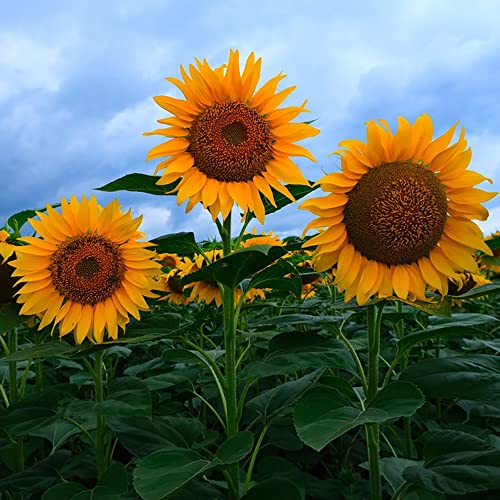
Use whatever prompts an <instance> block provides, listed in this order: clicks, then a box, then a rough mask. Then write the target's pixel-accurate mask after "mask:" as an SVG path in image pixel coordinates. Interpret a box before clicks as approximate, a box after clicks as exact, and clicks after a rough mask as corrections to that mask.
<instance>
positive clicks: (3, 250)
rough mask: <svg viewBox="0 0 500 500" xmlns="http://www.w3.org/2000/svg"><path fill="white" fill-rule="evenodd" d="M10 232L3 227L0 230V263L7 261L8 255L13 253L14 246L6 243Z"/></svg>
mask: <svg viewBox="0 0 500 500" xmlns="http://www.w3.org/2000/svg"><path fill="white" fill-rule="evenodd" d="M9 238H10V234H9V233H8V232H7V231H5V229H1V230H0V257H1V258H2V260H1V262H0V264H4V263H5V262H7V260H8V259H9V257H10V256H11V255H12V254H13V253H14V251H15V249H16V246H15V245H12V244H11V243H8V242H7V240H8V239H9Z"/></svg>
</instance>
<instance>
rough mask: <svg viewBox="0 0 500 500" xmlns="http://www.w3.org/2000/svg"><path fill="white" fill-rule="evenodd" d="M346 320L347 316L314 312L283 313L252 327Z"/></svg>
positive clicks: (321, 323) (313, 323) (316, 324)
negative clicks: (316, 313) (315, 313)
mask: <svg viewBox="0 0 500 500" xmlns="http://www.w3.org/2000/svg"><path fill="white" fill-rule="evenodd" d="M344 320H345V316H323V315H312V314H282V315H281V316H273V317H271V318H267V319H264V320H261V321H258V322H257V323H252V325H251V327H252V328H256V329H260V328H264V327H269V326H274V327H279V326H289V325H290V326H291V325H293V326H295V325H313V326H319V327H321V326H323V325H327V324H334V325H335V324H339V323H342V322H343V321H344Z"/></svg>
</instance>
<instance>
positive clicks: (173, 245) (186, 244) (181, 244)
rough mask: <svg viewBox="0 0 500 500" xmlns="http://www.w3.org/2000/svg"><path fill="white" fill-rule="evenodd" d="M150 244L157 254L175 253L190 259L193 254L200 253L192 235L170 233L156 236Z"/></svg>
mask: <svg viewBox="0 0 500 500" xmlns="http://www.w3.org/2000/svg"><path fill="white" fill-rule="evenodd" d="M151 243H154V244H155V245H156V247H155V250H156V252H158V253H175V254H177V255H179V256H186V257H192V256H193V255H194V254H195V253H201V248H200V247H199V246H198V244H197V243H196V241H195V239H194V233H191V232H189V233H187V232H181V233H171V234H165V235H163V236H158V238H155V239H154V240H151Z"/></svg>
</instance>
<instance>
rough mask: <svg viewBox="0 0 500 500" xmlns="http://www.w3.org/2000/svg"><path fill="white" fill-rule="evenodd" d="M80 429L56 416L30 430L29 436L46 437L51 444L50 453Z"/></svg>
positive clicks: (78, 432) (79, 431)
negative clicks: (54, 418) (45, 423)
mask: <svg viewBox="0 0 500 500" xmlns="http://www.w3.org/2000/svg"><path fill="white" fill-rule="evenodd" d="M81 432H82V431H81V430H80V429H79V428H78V427H76V426H75V425H73V424H71V423H69V422H67V421H66V420H63V419H62V418H58V419H57V420H52V419H51V420H50V422H49V423H48V424H47V425H44V426H42V427H38V428H36V429H34V430H32V431H30V433H29V434H30V435H31V436H40V437H43V438H45V439H47V440H48V441H49V442H50V444H51V445H52V453H53V452H54V451H55V450H57V449H58V448H59V447H61V446H62V445H63V444H64V443H65V442H66V441H67V440H68V439H69V438H71V437H72V436H75V435H76V434H80V433H81Z"/></svg>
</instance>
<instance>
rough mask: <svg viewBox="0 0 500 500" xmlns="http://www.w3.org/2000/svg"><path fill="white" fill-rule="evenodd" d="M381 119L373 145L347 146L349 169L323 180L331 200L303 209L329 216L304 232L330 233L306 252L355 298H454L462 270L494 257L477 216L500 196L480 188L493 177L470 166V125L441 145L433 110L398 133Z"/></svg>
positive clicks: (371, 127) (372, 133)
mask: <svg viewBox="0 0 500 500" xmlns="http://www.w3.org/2000/svg"><path fill="white" fill-rule="evenodd" d="M380 123H381V125H379V124H378V123H376V122H375V121H374V120H371V121H370V122H369V123H368V124H367V142H366V143H364V142H362V141H359V140H345V141H342V142H340V143H339V146H340V147H341V148H343V149H340V150H337V151H335V152H334V153H337V154H338V155H339V156H340V157H341V172H336V173H332V174H329V175H326V176H325V177H323V178H322V179H321V180H320V181H319V182H318V183H319V184H321V186H322V189H323V191H326V192H328V193H329V194H328V195H327V196H326V197H322V198H313V199H310V200H307V201H305V202H304V203H302V205H301V208H303V209H308V210H310V211H311V212H312V213H314V214H315V215H318V216H319V217H318V218H317V219H315V220H313V221H312V222H311V223H309V224H308V225H307V226H306V228H305V230H304V234H305V232H307V230H309V229H310V228H318V229H319V231H320V233H319V234H318V235H316V236H314V237H313V238H311V239H310V240H309V241H308V242H307V243H306V246H316V250H315V256H314V262H315V267H316V269H317V270H319V271H323V270H326V269H329V268H330V267H332V266H333V265H335V264H336V265H337V271H336V280H335V283H336V285H337V287H338V289H339V290H340V291H345V300H346V301H348V300H350V299H351V298H352V297H354V296H356V299H357V302H358V303H359V304H365V303H366V302H367V300H368V299H369V298H370V297H371V296H374V295H376V296H378V297H379V298H383V297H390V296H393V295H396V296H397V297H399V298H401V299H410V300H415V299H420V300H425V299H426V296H425V290H426V286H427V285H429V286H430V287H432V288H434V289H436V290H438V291H439V293H441V294H442V295H446V294H447V291H448V278H449V277H452V276H454V275H455V273H456V272H457V271H458V272H462V271H464V270H465V271H470V272H473V273H477V272H478V268H477V264H476V261H475V260H474V257H473V255H474V253H475V249H479V250H481V251H483V252H485V253H487V254H489V255H491V250H490V249H489V248H488V246H487V245H486V244H485V243H484V241H483V235H482V233H481V230H480V229H479V227H478V226H477V225H476V224H475V223H473V222H472V220H471V219H478V220H485V219H486V218H487V217H488V211H487V210H486V209H485V208H484V207H483V206H482V205H481V203H482V202H485V201H488V200H490V199H491V198H493V197H494V196H495V194H496V193H488V192H485V191H482V190H480V189H477V188H475V187H474V186H475V185H476V184H479V183H480V182H482V181H484V180H489V179H486V177H484V176H482V175H481V174H478V173H476V172H471V171H469V170H467V166H468V165H469V162H470V159H471V150H470V148H469V149H466V146H467V141H466V140H465V131H464V129H463V127H462V131H461V133H460V137H459V139H458V141H457V142H456V143H454V144H451V145H450V142H451V140H452V138H453V135H454V133H455V129H456V127H457V124H455V125H454V126H453V127H451V128H450V129H449V130H448V131H447V132H445V133H444V134H443V135H441V136H440V137H438V138H437V139H435V140H432V136H433V123H432V120H431V118H430V117H429V116H428V115H426V114H424V115H422V116H420V117H418V118H417V119H416V121H415V123H414V124H413V125H411V124H410V123H409V122H408V121H407V120H406V119H404V118H401V117H400V118H399V119H398V130H397V132H396V133H395V134H393V133H392V132H391V130H390V128H389V125H388V124H387V122H386V121H384V120H380ZM490 182H491V181H490Z"/></svg>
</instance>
